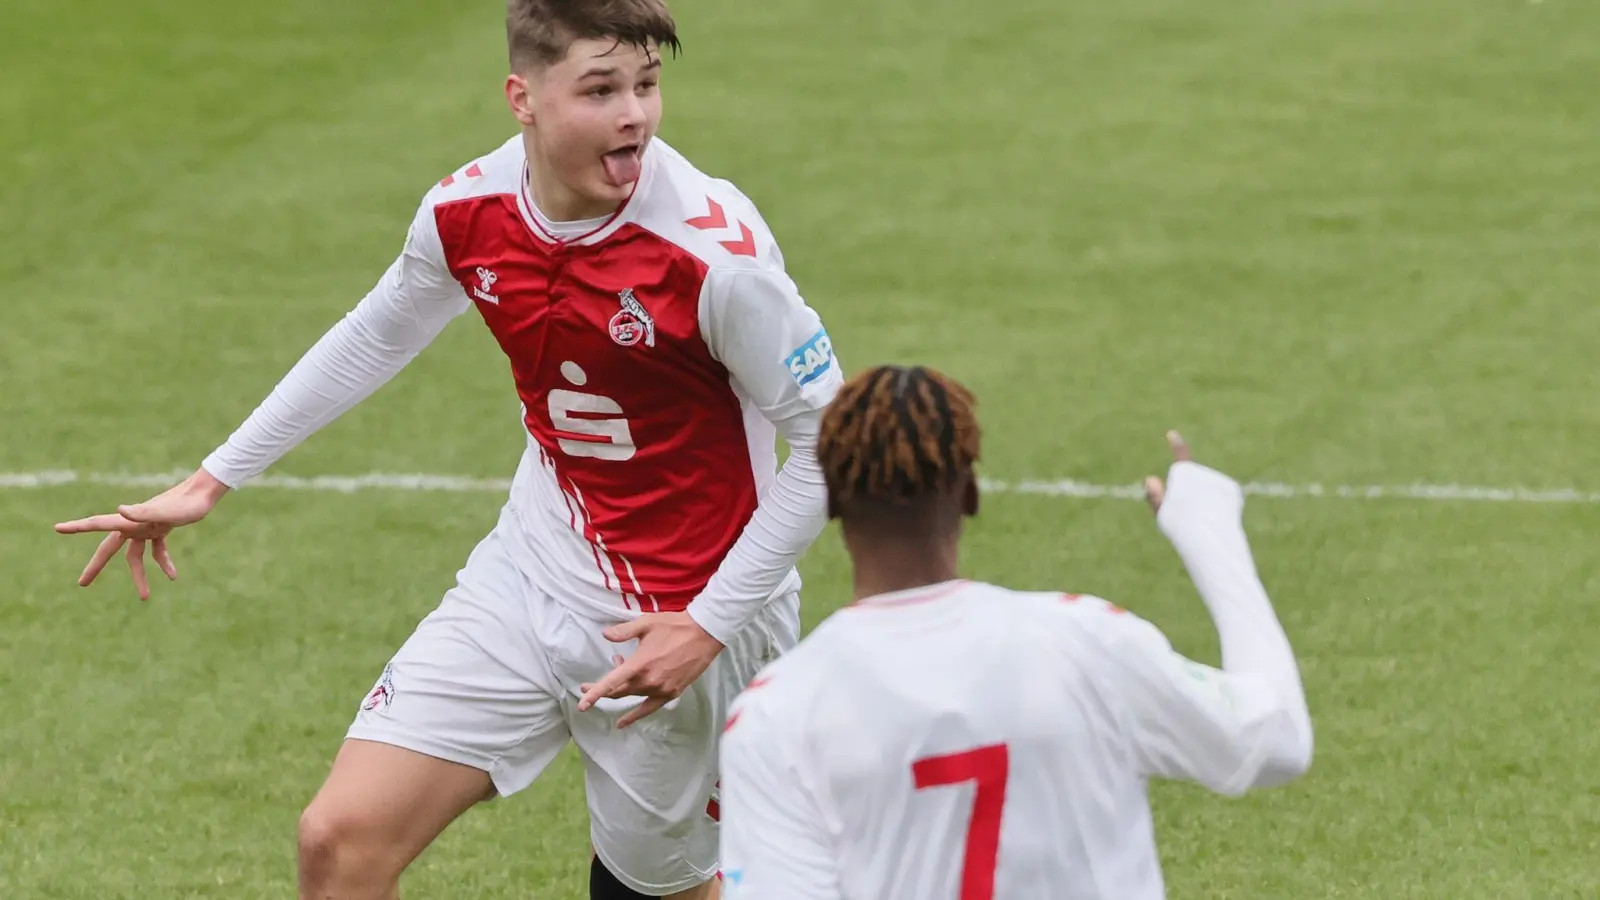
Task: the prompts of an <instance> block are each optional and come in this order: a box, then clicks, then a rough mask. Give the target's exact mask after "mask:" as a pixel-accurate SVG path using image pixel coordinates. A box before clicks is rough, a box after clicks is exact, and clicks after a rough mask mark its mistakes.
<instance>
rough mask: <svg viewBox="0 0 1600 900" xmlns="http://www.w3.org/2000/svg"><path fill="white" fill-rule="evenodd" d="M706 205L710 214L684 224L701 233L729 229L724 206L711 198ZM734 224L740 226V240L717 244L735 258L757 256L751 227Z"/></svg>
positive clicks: (708, 198) (740, 223) (707, 199)
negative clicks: (723, 209)
mask: <svg viewBox="0 0 1600 900" xmlns="http://www.w3.org/2000/svg"><path fill="white" fill-rule="evenodd" d="M706 204H707V206H709V207H710V212H708V213H706V214H705V215H703V216H695V217H694V218H692V219H685V220H684V224H685V225H688V226H690V227H693V228H698V229H700V230H701V231H722V230H724V229H727V228H728V227H729V226H728V214H727V213H725V212H723V211H722V204H720V203H718V202H717V201H715V200H713V199H711V198H710V197H707V198H706ZM733 224H735V225H737V226H739V239H738V240H736V241H735V240H723V241H717V243H719V244H721V245H722V246H723V248H724V249H726V250H727V251H728V252H729V253H732V254H734V255H735V256H755V255H756V236H755V232H752V231H751V230H750V226H749V225H746V224H744V223H743V222H739V221H735V222H734V223H733Z"/></svg>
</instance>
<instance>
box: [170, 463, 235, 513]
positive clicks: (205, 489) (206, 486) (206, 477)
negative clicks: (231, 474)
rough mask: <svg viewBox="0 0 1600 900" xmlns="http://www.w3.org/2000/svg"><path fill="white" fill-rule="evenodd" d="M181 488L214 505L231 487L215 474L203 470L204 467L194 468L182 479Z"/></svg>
mask: <svg viewBox="0 0 1600 900" xmlns="http://www.w3.org/2000/svg"><path fill="white" fill-rule="evenodd" d="M182 487H183V490H184V492H185V493H190V494H194V495H196V496H199V497H201V498H203V499H205V500H206V502H208V503H210V504H211V505H213V506H215V505H216V504H217V503H218V502H219V501H221V500H222V498H223V497H224V496H225V495H227V493H228V492H229V491H231V490H233V489H232V488H230V487H228V486H227V485H226V484H223V483H222V480H221V479H219V478H217V476H215V475H212V474H211V473H210V472H207V471H206V470H205V467H203V466H202V467H201V468H199V469H196V470H195V472H194V474H193V475H190V476H189V477H188V478H186V479H184V482H183V485H182Z"/></svg>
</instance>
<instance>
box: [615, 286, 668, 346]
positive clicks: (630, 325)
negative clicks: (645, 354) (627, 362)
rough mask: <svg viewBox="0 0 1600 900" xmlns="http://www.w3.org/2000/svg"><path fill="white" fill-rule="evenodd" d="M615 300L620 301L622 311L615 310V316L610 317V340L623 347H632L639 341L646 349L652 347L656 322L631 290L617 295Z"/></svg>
mask: <svg viewBox="0 0 1600 900" xmlns="http://www.w3.org/2000/svg"><path fill="white" fill-rule="evenodd" d="M617 299H618V300H619V301H621V303H622V309H620V310H617V314H616V315H614V316H612V317H611V324H610V325H609V326H608V330H609V331H610V332H611V339H612V340H613V341H616V342H617V343H618V344H619V345H621V346H623V347H632V346H633V345H635V344H637V343H639V342H640V341H644V345H645V346H646V347H654V346H655V345H656V320H655V319H653V318H651V317H650V313H649V312H647V311H646V310H645V308H644V304H642V303H640V302H639V298H637V297H635V296H634V295H633V288H628V289H626V290H624V291H623V292H622V293H620V294H618V295H617Z"/></svg>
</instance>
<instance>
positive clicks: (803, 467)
mask: <svg viewBox="0 0 1600 900" xmlns="http://www.w3.org/2000/svg"><path fill="white" fill-rule="evenodd" d="M826 524H827V493H826V487H825V485H824V483H823V479H822V468H821V467H820V466H819V465H818V464H817V458H816V452H815V450H814V449H813V448H812V447H811V446H809V445H806V444H801V445H798V446H794V447H791V448H790V453H789V458H788V460H786V461H785V462H784V464H783V468H782V469H781V470H780V471H779V472H778V477H777V479H776V480H775V481H774V482H773V484H772V487H771V488H770V489H768V490H767V492H766V493H765V494H764V495H763V496H762V497H761V502H760V504H759V505H758V506H757V507H756V511H755V514H754V515H753V516H751V517H750V522H749V523H748V524H747V525H746V526H745V529H744V533H743V534H741V535H740V536H739V539H738V540H737V541H735V542H734V545H733V548H732V549H731V550H729V551H728V555H727V557H725V558H724V559H723V561H722V566H721V567H720V568H719V569H718V570H717V572H716V574H715V575H713V576H712V578H711V581H710V582H709V583H708V584H707V585H706V588H705V590H704V591H702V592H701V593H700V596H699V597H697V598H695V600H694V602H693V603H691V604H689V615H691V616H692V617H694V620H695V621H696V622H697V623H699V625H700V627H701V628H704V629H705V630H706V633H708V634H710V635H711V636H712V637H714V638H716V639H717V640H719V641H721V642H722V643H724V644H726V643H728V641H729V640H730V639H732V637H733V635H735V634H737V633H738V632H739V630H740V629H742V628H743V627H744V626H745V625H748V624H749V623H750V622H751V621H753V620H754V619H755V617H756V616H757V615H758V614H759V613H760V612H761V609H762V608H763V607H764V606H766V604H767V602H768V601H769V600H771V599H772V596H773V594H774V593H775V592H776V591H777V590H778V589H779V588H780V587H782V586H783V582H784V580H785V579H786V578H788V577H789V573H790V572H791V571H792V570H793V569H794V566H795V563H797V562H798V561H799V559H800V557H801V556H802V555H803V554H804V553H805V551H806V549H807V548H808V547H810V546H811V544H812V542H813V541H815V540H816V539H817V535H819V534H821V533H822V529H823V526H825V525H826Z"/></svg>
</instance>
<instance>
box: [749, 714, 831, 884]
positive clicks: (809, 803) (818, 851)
mask: <svg viewBox="0 0 1600 900" xmlns="http://www.w3.org/2000/svg"><path fill="white" fill-rule="evenodd" d="M735 709H736V715H737V718H735V719H732V720H730V721H729V727H728V730H727V731H726V732H725V733H724V735H723V738H722V747H721V757H722V760H721V777H722V787H721V789H720V797H721V799H720V805H721V815H722V819H721V822H720V823H719V825H718V830H719V832H720V835H721V837H720V841H721V866H722V896H723V900H840V898H842V897H843V896H844V894H843V893H842V892H841V889H840V886H839V875H838V872H837V863H836V862H835V854H834V853H833V851H832V850H830V849H829V841H828V835H827V826H826V824H825V823H824V822H823V818H822V814H821V812H820V811H819V809H818V807H817V803H816V802H815V800H814V798H813V797H812V795H811V793H810V791H809V790H808V789H807V786H806V782H805V779H804V776H803V773H802V771H801V766H800V765H799V763H798V760H799V759H800V758H803V757H804V755H805V754H804V753H803V752H802V751H801V749H800V748H798V747H794V746H791V742H792V741H793V740H794V739H795V738H794V735H795V732H794V730H793V729H792V728H787V727H782V726H783V725H785V724H787V723H784V722H783V721H782V720H781V717H778V718H775V717H773V716H770V715H764V714H763V713H762V711H760V710H756V709H749V708H745V709H740V708H739V707H738V706H736V707H735ZM774 724H777V725H778V726H779V727H776V728H775V727H774Z"/></svg>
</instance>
